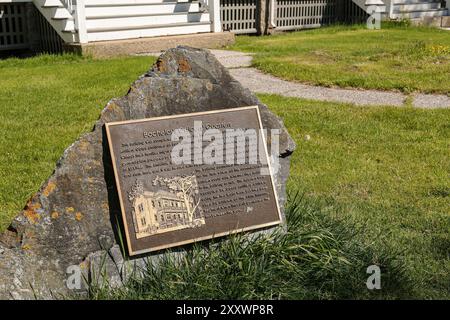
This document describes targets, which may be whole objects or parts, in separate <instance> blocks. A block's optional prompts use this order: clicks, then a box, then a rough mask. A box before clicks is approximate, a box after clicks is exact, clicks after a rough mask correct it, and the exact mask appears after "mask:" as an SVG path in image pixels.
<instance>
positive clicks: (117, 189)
mask: <svg viewBox="0 0 450 320" xmlns="http://www.w3.org/2000/svg"><path fill="white" fill-rule="evenodd" d="M251 109H256V114H257V116H258V123H259V127H260V128H259V129H260V130H261V129H264V127H263V124H262V121H261V114H260V112H259V107H258V106H257V105H254V106H247V107H237V108H227V109H217V110H210V111H201V112H192V113H183V114H175V115H171V116H161V117H152V118H144V119H135V120H124V121H112V122H107V123H105V129H106V136H107V138H108V146H109V152H110V155H111V162H112V165H113V170H114V179H115V182H116V192H117V194H118V196H119V203H120V211H121V215H122V222H123V226H124V228H125V236H126V241H127V249H128V255H129V256H136V255H141V254H144V253H149V252H155V251H159V250H163V249H168V248H172V247H178V246H182V245H186V244H190V243H194V242H200V241H204V240H210V239H215V238H220V237H224V236H228V235H231V234H236V233H241V232H246V231H252V230H256V229H262V228H267V227H271V226H276V225H279V224H281V223H282V222H283V217H282V214H281V210H280V204H279V202H278V194H277V191H276V188H275V182H274V179H273V170H272V165H271V163H270V158H269V152H268V150H267V141H266V137H265V136H264V134H262V135H261V136H262V139H263V144H264V152H265V155H266V161H267V167H268V168H269V173H270V181H271V185H272V191H273V194H274V197H275V203H276V207H277V213H278V220H277V221H273V222H268V223H263V224H257V225H252V226H249V227H245V228H237V229H233V230H229V231H224V232H220V233H215V234H211V235H209V236H204V237H198V238H192V239H189V240H184V241H179V242H173V243H169V244H167V245H162V246H158V247H153V248H148V249H142V250H136V251H134V250H133V248H132V247H131V241H130V234H129V231H128V230H129V226H128V223H127V219H126V211H125V207H124V204H123V199H122V193H121V192H120V190H121V186H120V181H119V175H118V171H117V166H116V161H115V159H116V158H115V155H114V149H113V145H112V141H111V136H110V132H109V128H110V127H112V126H116V125H123V124H129V123H139V122H149V121H158V120H167V119H174V118H183V117H192V116H199V115H205V114H214V113H224V112H235V111H241V110H251ZM119 232H120V230H119Z"/></svg>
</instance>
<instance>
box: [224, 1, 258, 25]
mask: <svg viewBox="0 0 450 320" xmlns="http://www.w3.org/2000/svg"><path fill="white" fill-rule="evenodd" d="M256 6H257V0H221V1H220V16H221V20H222V28H223V30H225V31H232V32H234V33H256V32H257V30H256Z"/></svg>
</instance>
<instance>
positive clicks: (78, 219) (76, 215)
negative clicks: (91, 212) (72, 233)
mask: <svg viewBox="0 0 450 320" xmlns="http://www.w3.org/2000/svg"><path fill="white" fill-rule="evenodd" d="M75 219H77V221H81V219H83V214H82V213H81V212H77V213H75Z"/></svg>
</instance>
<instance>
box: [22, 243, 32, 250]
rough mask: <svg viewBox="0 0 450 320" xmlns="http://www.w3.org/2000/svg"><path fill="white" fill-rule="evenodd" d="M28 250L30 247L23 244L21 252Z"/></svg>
mask: <svg viewBox="0 0 450 320" xmlns="http://www.w3.org/2000/svg"><path fill="white" fill-rule="evenodd" d="M30 249H31V245H29V244H24V245H23V246H22V250H30Z"/></svg>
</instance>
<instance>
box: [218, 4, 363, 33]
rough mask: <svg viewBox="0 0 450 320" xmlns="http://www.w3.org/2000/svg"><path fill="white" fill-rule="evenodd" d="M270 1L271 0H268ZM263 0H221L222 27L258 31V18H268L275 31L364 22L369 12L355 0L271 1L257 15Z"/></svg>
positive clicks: (241, 31)
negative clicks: (263, 11)
mask: <svg viewBox="0 0 450 320" xmlns="http://www.w3.org/2000/svg"><path fill="white" fill-rule="evenodd" d="M266 1H269V0H266ZM260 3H261V1H260V0H220V12H221V18H222V27H223V29H224V30H229V31H231V32H234V33H247V34H251V33H257V32H258V30H257V29H258V28H257V25H258V19H266V20H267V21H268V23H269V24H271V25H272V27H273V28H275V29H276V30H297V29H304V28H318V27H320V26H323V25H327V24H331V23H335V22H341V23H356V22H358V23H359V22H363V21H365V20H366V19H367V15H366V13H365V12H364V10H362V9H361V8H359V7H358V6H357V5H356V4H355V3H353V1H352V0H270V5H269V7H268V8H266V10H265V12H266V14H267V15H269V17H258V6H259V5H260Z"/></svg>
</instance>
